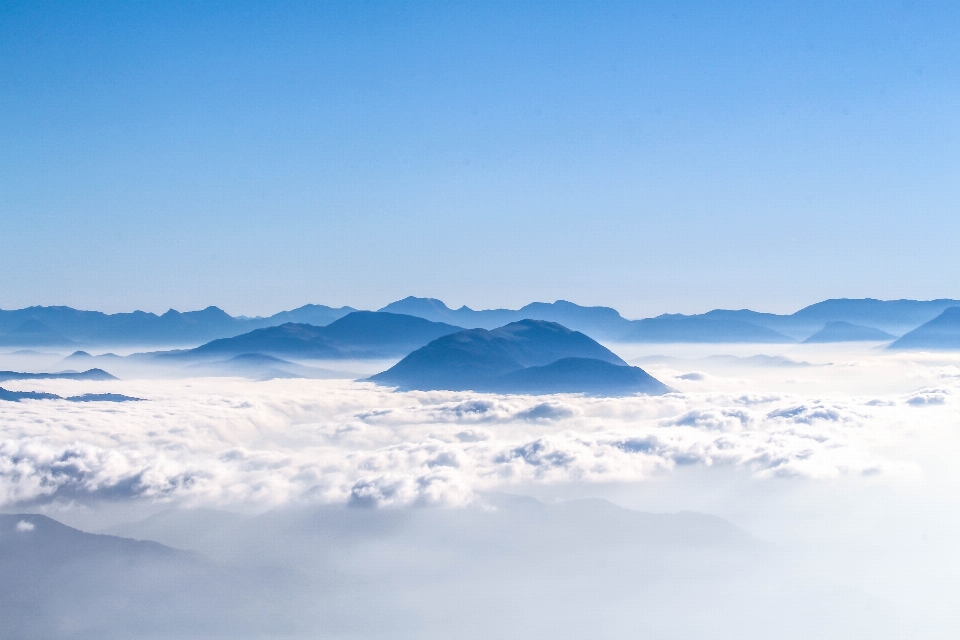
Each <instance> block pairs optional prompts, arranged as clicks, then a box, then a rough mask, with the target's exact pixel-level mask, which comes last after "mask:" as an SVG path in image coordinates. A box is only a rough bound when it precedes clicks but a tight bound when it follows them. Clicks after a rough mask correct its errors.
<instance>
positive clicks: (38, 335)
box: [0, 318, 73, 347]
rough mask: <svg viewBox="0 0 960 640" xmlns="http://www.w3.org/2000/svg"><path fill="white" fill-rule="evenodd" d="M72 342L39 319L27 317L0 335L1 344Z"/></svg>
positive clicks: (31, 344) (45, 344) (34, 344)
mask: <svg viewBox="0 0 960 640" xmlns="http://www.w3.org/2000/svg"><path fill="white" fill-rule="evenodd" d="M70 344H73V341H71V340H70V339H69V338H67V337H66V336H64V335H62V334H60V333H59V332H57V331H54V330H53V329H51V328H50V327H48V326H47V325H45V324H43V323H42V322H40V321H39V320H36V319H33V318H29V319H27V320H24V321H23V322H22V323H20V324H19V325H17V326H16V327H15V328H13V329H12V330H10V331H9V332H7V333H5V334H3V335H0V345H3V346H43V347H56V346H64V345H70Z"/></svg>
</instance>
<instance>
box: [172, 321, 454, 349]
mask: <svg viewBox="0 0 960 640" xmlns="http://www.w3.org/2000/svg"><path fill="white" fill-rule="evenodd" d="M457 331H460V327H454V326H452V325H449V324H445V323H442V322H431V321H429V320H424V319H423V318H418V317H415V316H407V315H402V314H397V313H384V312H377V311H354V312H353V313H350V314H348V315H346V316H344V317H342V318H340V319H339V320H337V321H336V322H333V323H331V324H329V325H327V326H326V327H315V326H313V325H308V324H294V323H287V324H283V325H280V326H279V327H269V328H266V329H257V330H255V331H251V332H250V333H245V334H243V335H239V336H236V337H233V338H221V339H219V340H214V341H212V342H209V343H207V344H204V345H201V346H200V347H197V348H196V349H192V350H190V351H187V352H185V353H182V354H177V357H187V358H196V357H203V356H209V355H221V354H232V355H241V354H252V353H260V354H272V355H288V356H293V357H300V358H311V359H338V358H371V357H374V358H377V357H390V356H397V355H403V354H407V353H409V352H410V351H413V350H414V349H417V348H418V347H422V346H423V345H425V344H427V343H428V342H430V341H431V340H434V339H436V338H439V337H440V336H444V335H448V334H451V333H455V332H457Z"/></svg>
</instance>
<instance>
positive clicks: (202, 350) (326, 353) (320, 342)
mask: <svg viewBox="0 0 960 640" xmlns="http://www.w3.org/2000/svg"><path fill="white" fill-rule="evenodd" d="M245 353H266V354H280V355H297V356H300V357H302V358H316V359H322V358H339V357H341V353H340V350H339V349H337V348H336V347H335V346H333V345H332V344H331V343H330V341H329V340H327V338H326V337H325V336H324V335H323V333H322V331H321V327H315V326H313V325H310V324H295V323H293V322H288V323H286V324H282V325H280V326H279V327H268V328H266V329H256V330H255V331H251V332H250V333H244V334H242V335H239V336H236V337H233V338H220V339H219V340H214V341H212V342H208V343H207V344H204V345H201V346H199V347H197V348H196V349H191V350H190V351H186V352H179V353H176V354H171V355H176V356H180V357H186V356H190V357H196V356H208V355H217V356H220V355H242V354H245Z"/></svg>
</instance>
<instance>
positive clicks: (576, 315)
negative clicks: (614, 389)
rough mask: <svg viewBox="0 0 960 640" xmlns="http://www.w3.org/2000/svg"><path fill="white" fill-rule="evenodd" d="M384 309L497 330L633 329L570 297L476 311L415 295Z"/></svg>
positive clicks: (605, 335)
mask: <svg viewBox="0 0 960 640" xmlns="http://www.w3.org/2000/svg"><path fill="white" fill-rule="evenodd" d="M381 311H390V312H393V313H406V314H408V315H413V316H419V317H421V318H426V319H428V320H433V321H435V322H449V323H451V324H456V325H459V326H461V327H466V328H469V329H494V328H496V327H500V326H503V325H505V324H507V323H510V322H516V321H518V320H547V321H549V322H556V323H558V324H562V325H563V326H565V327H569V328H571V329H573V330H574V331H581V332H583V333H586V334H587V335H589V336H591V337H593V338H596V339H598V340H612V341H616V340H619V339H620V337H621V336H622V335H623V334H624V333H626V332H627V331H629V329H630V321H629V320H627V319H626V318H624V317H623V316H621V315H620V313H619V312H618V311H617V310H616V309H611V308H610V307H582V306H580V305H578V304H574V303H572V302H567V301H566V300H557V301H556V302H553V303H546V302H532V303H530V304H528V305H526V306H524V307H521V308H520V309H516V310H513V309H489V310H484V311H475V310H473V309H471V308H470V307H466V306H463V307H460V308H459V309H450V308H448V307H447V305H445V304H444V303H443V302H441V301H440V300H435V299H433V298H415V297H413V296H411V297H408V298H404V299H403V300H398V301H397V302H392V303H390V304H388V305H387V306H386V307H384V308H383V309H381Z"/></svg>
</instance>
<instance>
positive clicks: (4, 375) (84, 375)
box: [0, 369, 117, 382]
mask: <svg viewBox="0 0 960 640" xmlns="http://www.w3.org/2000/svg"><path fill="white" fill-rule="evenodd" d="M50 379H60V380H116V379H117V378H116V377H114V376H112V375H110V374H109V373H107V372H106V371H104V370H103V369H88V370H86V371H82V372H79V373H78V372H76V371H62V372H60V373H21V372H19V371H0V382H3V381H5V380H50Z"/></svg>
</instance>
